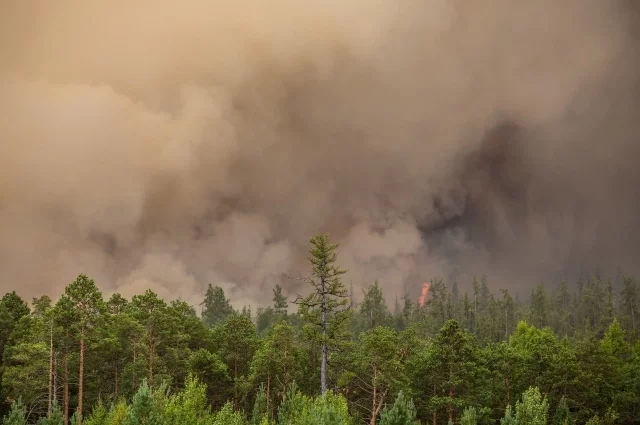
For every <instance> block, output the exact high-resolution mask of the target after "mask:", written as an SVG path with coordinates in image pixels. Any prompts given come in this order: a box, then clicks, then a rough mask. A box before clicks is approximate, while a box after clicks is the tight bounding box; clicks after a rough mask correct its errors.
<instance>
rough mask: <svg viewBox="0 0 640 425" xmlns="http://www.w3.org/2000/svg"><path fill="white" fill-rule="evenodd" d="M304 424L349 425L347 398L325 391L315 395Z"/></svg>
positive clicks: (350, 421)
mask: <svg viewBox="0 0 640 425" xmlns="http://www.w3.org/2000/svg"><path fill="white" fill-rule="evenodd" d="M302 424H305V425H351V424H352V420H351V417H350V416H349V409H348V407H347V400H345V398H344V397H343V396H341V395H339V394H335V393H334V392H332V391H327V392H325V393H324V394H322V395H321V396H319V397H317V398H316V399H315V400H314V402H313V406H312V408H311V411H310V412H309V418H308V420H307V421H306V422H302Z"/></svg>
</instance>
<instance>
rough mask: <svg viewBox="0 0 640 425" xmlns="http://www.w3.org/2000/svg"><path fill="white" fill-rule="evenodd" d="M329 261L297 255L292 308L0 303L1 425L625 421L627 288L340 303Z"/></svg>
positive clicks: (87, 290) (631, 365) (635, 319)
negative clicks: (298, 274) (300, 286)
mask: <svg viewBox="0 0 640 425" xmlns="http://www.w3.org/2000/svg"><path fill="white" fill-rule="evenodd" d="M337 249H338V246H337V245H336V244H333V243H331V242H330V241H329V240H328V238H327V235H318V236H316V237H314V238H313V239H312V240H311V245H310V251H309V260H310V267H309V269H310V272H309V273H308V275H305V276H304V277H303V278H301V279H302V280H303V281H304V282H305V284H306V285H307V291H306V294H308V295H306V296H304V297H298V296H297V295H296V296H295V297H293V298H292V296H293V295H294V294H288V293H286V292H285V291H283V289H282V287H280V286H276V287H274V288H273V302H272V305H271V306H269V307H261V308H258V309H257V310H256V311H253V310H252V308H251V306H246V307H244V308H242V309H241V310H236V309H234V308H233V307H232V306H231V304H230V300H229V298H227V296H226V295H225V293H224V290H223V289H222V288H221V287H219V286H216V285H213V284H210V285H209V287H208V289H207V291H206V293H205V294H203V295H204V299H203V301H202V303H201V304H199V305H195V306H192V305H189V304H188V303H186V302H184V301H179V300H178V301H171V302H166V301H164V300H163V299H162V298H160V297H159V296H158V295H157V294H156V293H154V292H153V290H151V289H148V290H146V291H145V292H143V293H140V294H137V295H135V296H133V297H132V298H131V299H126V298H124V297H122V296H121V295H119V294H114V295H113V296H111V297H109V299H103V296H102V294H101V292H100V290H99V289H98V287H97V285H96V283H95V282H94V281H93V280H92V279H91V278H89V277H88V276H85V275H79V276H78V278H77V279H76V280H75V281H73V282H72V283H70V284H69V285H68V286H67V287H66V288H65V290H64V292H63V293H62V294H61V296H60V297H59V298H58V300H57V301H56V302H55V303H54V302H53V301H52V300H51V298H49V297H48V296H41V297H39V298H34V299H33V300H31V302H30V305H28V304H27V302H25V301H24V300H22V299H21V298H20V297H19V296H18V295H17V294H16V293H15V292H10V293H7V294H6V295H5V296H4V297H2V299H1V301H0V325H1V326H0V330H1V331H2V332H1V333H0V352H1V353H2V363H1V368H0V373H1V378H2V379H1V381H0V382H1V386H0V394H1V397H2V398H1V401H2V404H1V405H0V406H1V409H2V410H1V413H2V415H4V416H5V419H4V422H3V424H4V425H18V424H25V423H36V422H37V423H38V424H40V425H60V424H67V423H72V424H74V425H75V424H80V423H85V424H91V425H134V424H135V425H137V424H158V425H160V424H162V425H164V424H166V425H169V424H170V425H192V424H193V425H213V424H215V425H223V424H224V425H227V424H237V425H249V424H256V425H269V424H277V425H285V424H286V425H296V424H300V425H302V424H305V425H306V424H309V425H311V424H318V425H320V424H327V425H331V424H335V425H347V424H353V425H355V424H359V423H367V424H370V425H375V424H380V425H392V424H393V425H396V424H397V425H409V424H411V425H414V424H418V423H420V424H432V425H437V424H462V425H473V424H495V423H501V425H511V424H517V425H525V424H526V425H556V424H558V425H561V424H562V425H569V424H589V425H599V424H606V425H613V424H621V425H623V424H637V423H639V422H640V403H639V401H640V323H639V320H640V304H639V301H640V299H639V298H640V285H639V284H638V283H637V281H636V280H635V279H634V278H632V277H628V276H619V278H618V279H614V280H605V279H603V278H602V277H600V276H598V275H597V274H591V275H588V276H584V277H583V278H582V279H580V280H579V281H577V282H572V283H569V282H566V281H560V282H553V283H551V282H550V283H548V284H540V285H538V286H537V287H536V288H535V289H534V290H533V291H532V292H531V293H530V294H527V296H526V297H525V296H522V295H521V296H520V297H515V296H514V295H513V294H512V293H511V292H510V291H509V290H508V289H507V288H505V289H502V290H500V291H499V292H493V291H491V290H490V289H489V286H488V283H487V282H488V278H487V277H480V278H479V279H474V280H473V282H472V285H471V288H472V290H471V291H461V290H460V289H459V287H458V284H457V282H444V281H443V280H434V281H432V282H430V285H429V286H428V288H427V286H425V288H427V289H425V290H424V291H423V293H422V295H423V296H424V299H423V301H424V303H423V305H422V306H421V304H422V303H421V302H418V301H419V299H418V298H419V297H418V295H420V294H405V296H404V297H402V298H400V299H394V300H386V299H385V297H384V295H383V293H382V291H381V289H380V286H379V285H378V282H372V284H371V285H370V286H369V287H368V288H367V290H366V291H365V293H364V298H363V300H362V301H361V302H359V303H355V302H354V298H353V297H351V295H352V294H350V293H349V290H348V288H347V287H346V286H345V285H344V283H343V282H342V276H343V275H344V274H345V272H346V270H343V269H341V268H340V266H339V256H338V255H337V252H338V251H337Z"/></svg>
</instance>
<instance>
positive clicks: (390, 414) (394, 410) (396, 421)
mask: <svg viewBox="0 0 640 425" xmlns="http://www.w3.org/2000/svg"><path fill="white" fill-rule="evenodd" d="M418 424H419V422H418V420H417V419H416V409H415V407H414V405H413V400H411V399H410V398H407V397H406V396H405V395H404V393H403V392H402V391H400V392H399V393H398V396H397V397H396V400H395V401H394V403H393V405H392V406H390V407H385V408H384V410H383V411H382V414H381V415H380V425H418Z"/></svg>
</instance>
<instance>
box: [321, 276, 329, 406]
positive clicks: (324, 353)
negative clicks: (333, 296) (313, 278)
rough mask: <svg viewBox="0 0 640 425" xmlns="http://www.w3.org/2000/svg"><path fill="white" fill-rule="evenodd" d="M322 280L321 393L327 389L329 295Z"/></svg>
mask: <svg viewBox="0 0 640 425" xmlns="http://www.w3.org/2000/svg"><path fill="white" fill-rule="evenodd" d="M321 282H322V303H321V305H320V309H321V312H322V361H321V363H320V394H324V393H325V391H327V357H328V355H327V295H326V293H325V292H326V289H325V281H324V279H321Z"/></svg>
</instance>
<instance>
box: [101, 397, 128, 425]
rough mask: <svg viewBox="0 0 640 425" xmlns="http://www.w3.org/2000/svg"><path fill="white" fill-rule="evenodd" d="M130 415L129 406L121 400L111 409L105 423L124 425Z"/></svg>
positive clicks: (108, 424)
mask: <svg viewBox="0 0 640 425" xmlns="http://www.w3.org/2000/svg"><path fill="white" fill-rule="evenodd" d="M128 416H129V407H128V406H127V403H126V402H125V401H124V400H120V401H118V402H117V403H116V404H115V405H113V406H111V409H109V414H108V415H107V419H106V421H105V425H124V424H125V421H126V420H127V417H128Z"/></svg>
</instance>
